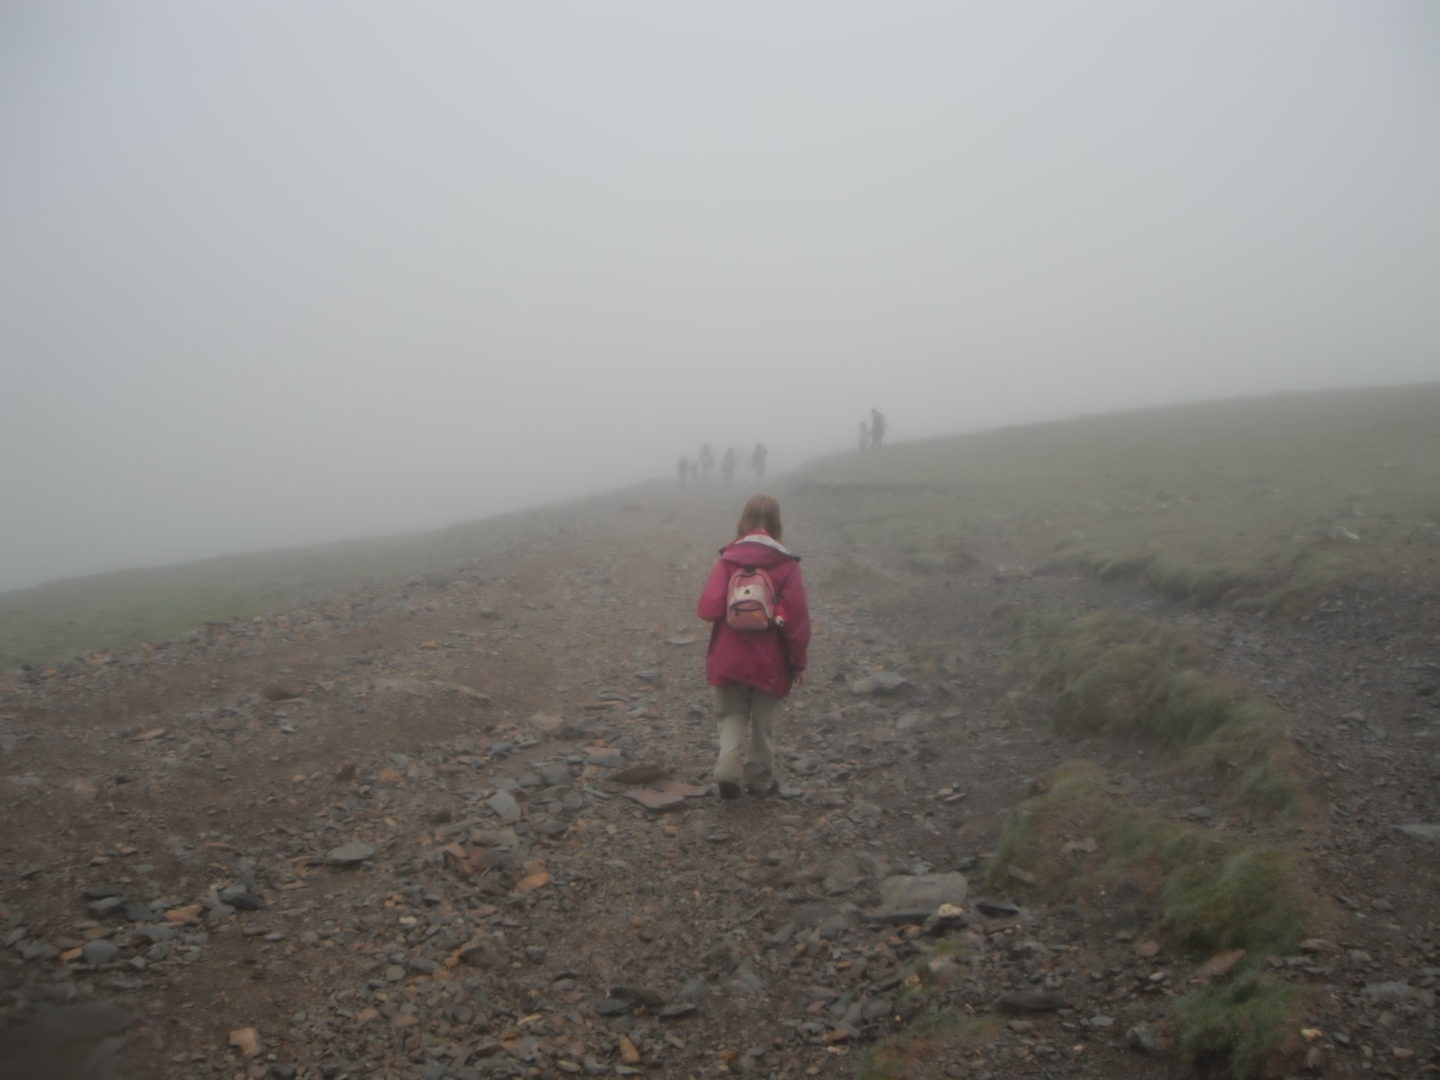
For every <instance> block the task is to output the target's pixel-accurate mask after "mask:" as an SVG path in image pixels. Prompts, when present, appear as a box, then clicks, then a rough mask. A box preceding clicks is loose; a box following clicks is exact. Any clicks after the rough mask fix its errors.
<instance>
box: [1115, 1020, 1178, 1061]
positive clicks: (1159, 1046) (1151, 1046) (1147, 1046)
mask: <svg viewBox="0 0 1440 1080" xmlns="http://www.w3.org/2000/svg"><path fill="white" fill-rule="evenodd" d="M1125 1045H1126V1046H1128V1047H1129V1048H1130V1049H1131V1050H1134V1051H1135V1052H1136V1053H1140V1054H1145V1055H1147V1056H1149V1057H1163V1056H1164V1055H1165V1054H1167V1053H1168V1052H1169V1048H1168V1047H1166V1045H1165V1044H1164V1043H1163V1042H1161V1041H1160V1036H1159V1034H1157V1033H1156V1031H1155V1029H1154V1028H1153V1027H1151V1026H1150V1025H1149V1024H1136V1025H1135V1026H1134V1027H1132V1028H1130V1029H1129V1030H1128V1031H1126V1032H1125Z"/></svg>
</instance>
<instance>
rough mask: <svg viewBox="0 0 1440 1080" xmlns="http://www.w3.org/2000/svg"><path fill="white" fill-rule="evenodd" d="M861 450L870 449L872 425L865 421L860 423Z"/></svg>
mask: <svg viewBox="0 0 1440 1080" xmlns="http://www.w3.org/2000/svg"><path fill="white" fill-rule="evenodd" d="M860 449H861V450H869V449H870V425H869V424H867V423H865V421H864V420H861V421H860Z"/></svg>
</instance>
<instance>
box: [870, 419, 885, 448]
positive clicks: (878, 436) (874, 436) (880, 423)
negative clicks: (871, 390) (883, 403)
mask: <svg viewBox="0 0 1440 1080" xmlns="http://www.w3.org/2000/svg"><path fill="white" fill-rule="evenodd" d="M884 438H885V417H884V416H883V415H882V414H881V412H880V410H879V409H871V410H870V445H871V446H873V447H874V448H875V449H876V450H879V449H880V443H881V442H882V441H883V440H884Z"/></svg>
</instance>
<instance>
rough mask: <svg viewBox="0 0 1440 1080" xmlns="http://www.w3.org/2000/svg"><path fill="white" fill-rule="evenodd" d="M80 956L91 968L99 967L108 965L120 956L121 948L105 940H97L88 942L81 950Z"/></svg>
mask: <svg viewBox="0 0 1440 1080" xmlns="http://www.w3.org/2000/svg"><path fill="white" fill-rule="evenodd" d="M80 955H81V956H82V957H83V958H84V959H85V962H86V963H87V964H89V965H90V966H91V967H99V966H100V965H101V964H108V963H110V961H111V960H114V959H115V957H117V956H119V955H120V946H118V945H116V944H115V943H114V942H113V941H107V940H106V939H105V938H96V939H95V940H94V941H87V942H86V943H85V944H84V945H83V946H81V948H80Z"/></svg>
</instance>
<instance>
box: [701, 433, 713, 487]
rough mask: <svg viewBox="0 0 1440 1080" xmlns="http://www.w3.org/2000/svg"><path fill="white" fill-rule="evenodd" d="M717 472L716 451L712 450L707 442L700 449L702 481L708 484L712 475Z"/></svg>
mask: <svg viewBox="0 0 1440 1080" xmlns="http://www.w3.org/2000/svg"><path fill="white" fill-rule="evenodd" d="M714 471H715V451H714V450H711V449H710V444H709V443H708V442H707V443H706V444H705V445H704V446H702V447H700V479H701V480H704V481H705V482H706V483H707V484H708V483H709V482H710V474H711V473H712V472H714Z"/></svg>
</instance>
